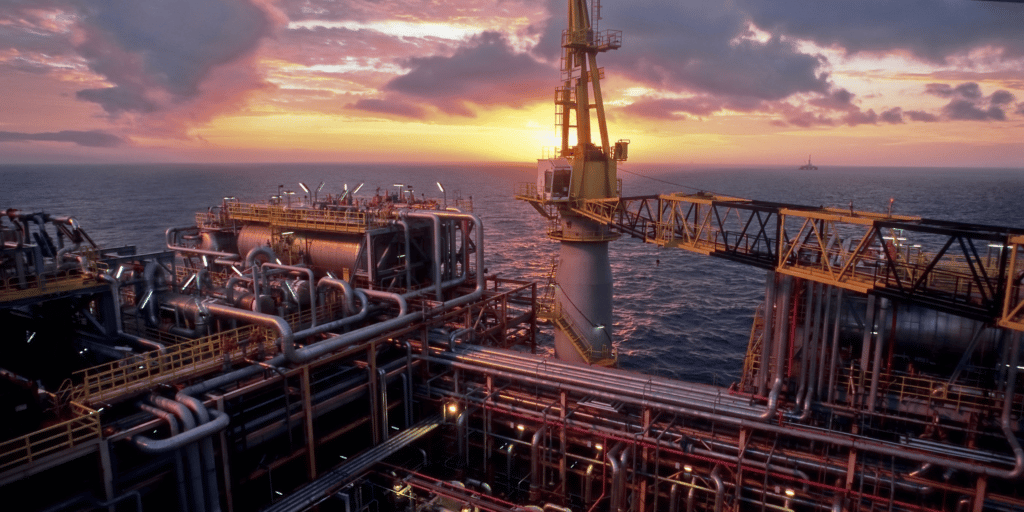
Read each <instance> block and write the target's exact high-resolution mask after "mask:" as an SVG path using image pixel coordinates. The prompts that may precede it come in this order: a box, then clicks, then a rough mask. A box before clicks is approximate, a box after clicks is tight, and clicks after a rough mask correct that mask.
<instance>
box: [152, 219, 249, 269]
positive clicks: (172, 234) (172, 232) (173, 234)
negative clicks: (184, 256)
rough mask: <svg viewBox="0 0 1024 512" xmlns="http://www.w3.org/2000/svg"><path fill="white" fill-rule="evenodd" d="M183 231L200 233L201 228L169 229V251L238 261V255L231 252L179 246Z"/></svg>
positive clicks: (167, 232) (167, 235)
mask: <svg viewBox="0 0 1024 512" xmlns="http://www.w3.org/2000/svg"><path fill="white" fill-rule="evenodd" d="M182 231H196V232H199V228H198V227H196V226H185V227H180V228H167V231H166V232H165V235H166V238H167V248H168V249H170V250H172V251H177V252H183V253H188V254H199V255H203V256H213V257H216V258H225V259H227V260H229V261H234V260H237V259H238V255H237V254H232V253H230V252H220V251H210V250H207V249H196V248H192V247H185V246H182V245H178V244H177V237H178V233H180V232H182Z"/></svg>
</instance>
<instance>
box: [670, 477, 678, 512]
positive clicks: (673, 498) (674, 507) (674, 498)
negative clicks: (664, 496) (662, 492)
mask: <svg viewBox="0 0 1024 512" xmlns="http://www.w3.org/2000/svg"><path fill="white" fill-rule="evenodd" d="M668 512H679V484H677V483H673V484H672V489H671V490H669V492H668Z"/></svg>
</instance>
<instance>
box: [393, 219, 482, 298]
mask: <svg viewBox="0 0 1024 512" xmlns="http://www.w3.org/2000/svg"><path fill="white" fill-rule="evenodd" d="M400 215H404V216H406V217H412V218H419V219H430V220H431V221H432V222H433V223H434V258H435V261H434V263H435V269H434V270H435V274H436V276H437V277H436V279H437V283H438V286H437V293H438V297H437V300H443V298H442V296H441V295H440V294H441V292H442V288H445V287H447V286H454V285H456V284H459V283H461V282H462V281H464V280H465V277H463V278H461V279H453V280H452V281H450V282H448V283H441V264H440V262H441V254H440V251H441V241H440V238H441V237H440V227H441V219H442V218H444V219H452V220H463V221H470V222H472V223H473V224H474V225H475V226H476V233H477V234H476V236H477V241H476V274H477V281H478V282H482V281H483V280H484V229H483V227H484V226H483V222H482V221H481V220H480V217H477V216H476V215H473V214H471V213H453V212H410V211H406V212H402V213H401V214H400ZM468 239H469V234H468V231H467V233H466V240H465V242H468ZM465 242H464V243H463V250H464V251H466V252H467V258H468V251H469V244H468V243H465ZM465 274H466V275H467V276H468V275H469V269H468V268H467V269H466V271H465Z"/></svg>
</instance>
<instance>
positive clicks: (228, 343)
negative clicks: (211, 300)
mask: <svg viewBox="0 0 1024 512" xmlns="http://www.w3.org/2000/svg"><path fill="white" fill-rule="evenodd" d="M254 334H255V336H254ZM250 339H254V340H258V342H256V343H253V344H249V343H248V342H249V340H250ZM276 341H277V339H276V335H275V334H274V332H273V331H271V330H269V329H266V328H263V327H257V326H244V327H239V328H238V329H233V330H230V331H223V332H218V333H216V334H213V335H210V336H206V337H203V338H199V339H197V340H193V341H190V342H187V343H181V344H179V345H175V346H172V347H168V348H167V349H165V350H164V351H163V352H162V353H161V352H160V351H151V352H146V353H144V354H140V355H135V356H131V357H128V358H125V359H120V360H117V361H111V362H109V363H106V364H102V365H99V366H94V367H92V368H86V369H84V370H78V371H76V372H75V373H74V374H72V380H73V381H75V382H78V384H77V385H76V386H75V388H74V390H73V392H72V396H73V397H74V399H75V400H76V401H79V402H82V403H85V404H91V403H98V402H104V403H114V402H117V401H118V400H119V399H121V398H124V397H130V396H133V395H134V394H136V393H139V392H142V391H145V390H149V389H153V388H154V387H156V386H158V385H160V384H166V383H170V382H176V381H179V380H180V379H181V378H182V376H186V375H187V376H190V377H195V376H198V375H202V374H204V373H206V372H210V371H215V370H219V369H220V368H221V367H222V365H223V364H224V361H225V358H228V360H230V361H231V362H233V363H237V362H240V361H242V360H243V359H244V358H245V357H246V354H254V353H256V351H257V350H260V349H263V350H272V349H273V348H274V344H275V342H276ZM247 345H251V346H247Z"/></svg>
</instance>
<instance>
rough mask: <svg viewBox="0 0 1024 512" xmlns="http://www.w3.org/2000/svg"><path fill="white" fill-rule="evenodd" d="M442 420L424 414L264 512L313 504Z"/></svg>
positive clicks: (428, 430) (300, 507)
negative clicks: (425, 417) (415, 422)
mask: <svg viewBox="0 0 1024 512" xmlns="http://www.w3.org/2000/svg"><path fill="white" fill-rule="evenodd" d="M440 424H441V417H440V416H433V417H430V418H427V419H425V420H423V421H420V422H419V423H417V424H415V425H413V426H411V427H409V428H407V429H405V430H403V431H402V432H401V433H399V434H398V435H396V436H394V437H392V438H390V439H388V440H387V441H385V442H383V443H381V444H379V445H377V446H374V447H373V448H370V449H369V450H366V451H364V452H362V453H360V454H359V455H357V456H355V457H353V458H351V459H349V460H348V462H346V463H345V464H343V465H341V466H340V467H338V468H335V469H334V470H332V471H330V472H328V473H325V474H324V475H323V476H321V477H320V478H317V479H316V480H314V481H312V482H310V483H308V484H306V485H305V486H303V487H301V488H299V489H298V490H296V491H295V492H293V493H291V494H289V495H288V496H286V497H285V498H284V499H282V500H281V501H279V502H277V503H274V504H273V505H271V506H270V507H267V508H265V509H264V512H286V511H290V512H298V511H300V510H305V509H307V508H309V507H312V506H313V505H316V504H317V503H318V502H320V501H321V500H322V499H324V498H325V497H327V496H328V495H330V494H331V493H332V492H335V491H336V490H337V489H339V488H340V487H342V486H344V485H345V484H347V483H349V482H351V481H352V480H355V479H356V478H357V477H359V476H360V475H362V474H363V473H364V472H366V471H367V470H368V469H370V468H371V467H373V465H374V464H376V463H378V462H380V461H382V460H384V459H385V458H387V457H388V456H390V455H393V454H395V453H396V452H398V451H399V450H401V449H402V448H405V447H406V446H408V445H409V444H412V443H413V442H415V441H417V440H418V439H420V438H421V437H423V436H425V435H427V434H428V433H430V432H431V431H433V430H434V429H435V428H437V426H438V425H440Z"/></svg>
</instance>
